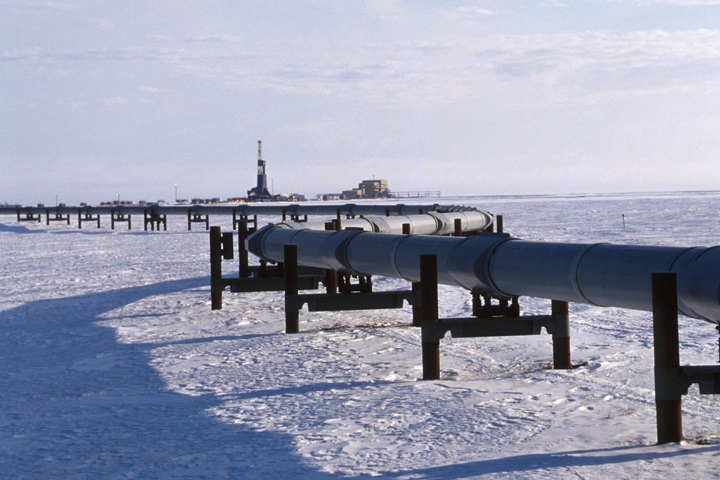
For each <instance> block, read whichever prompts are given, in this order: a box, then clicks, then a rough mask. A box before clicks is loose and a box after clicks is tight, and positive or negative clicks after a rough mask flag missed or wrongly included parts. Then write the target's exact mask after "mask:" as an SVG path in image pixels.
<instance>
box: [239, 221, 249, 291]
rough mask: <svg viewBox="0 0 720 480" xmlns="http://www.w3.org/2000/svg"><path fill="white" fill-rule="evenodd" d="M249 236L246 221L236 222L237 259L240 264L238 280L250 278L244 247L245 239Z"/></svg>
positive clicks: (247, 257)
mask: <svg viewBox="0 0 720 480" xmlns="http://www.w3.org/2000/svg"><path fill="white" fill-rule="evenodd" d="M249 235H250V231H249V229H248V223H247V220H240V221H239V222H238V257H239V262H240V278H248V277H250V259H249V256H248V251H247V248H246V247H245V239H247V237H248V236H249Z"/></svg>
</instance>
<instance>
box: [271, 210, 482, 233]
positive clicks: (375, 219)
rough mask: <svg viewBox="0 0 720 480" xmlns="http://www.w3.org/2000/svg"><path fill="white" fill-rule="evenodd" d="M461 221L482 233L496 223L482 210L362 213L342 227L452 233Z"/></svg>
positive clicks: (301, 225)
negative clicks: (397, 213) (421, 213)
mask: <svg viewBox="0 0 720 480" xmlns="http://www.w3.org/2000/svg"><path fill="white" fill-rule="evenodd" d="M457 220H459V221H460V224H461V230H462V231H463V232H481V231H483V230H485V229H487V228H488V227H490V226H491V225H492V224H493V217H492V215H490V214H489V213H485V212H481V211H479V210H468V211H448V212H445V213H440V212H436V211H432V212H428V213H427V214H424V215H393V216H391V217H386V216H374V215H370V216H363V217H360V218H351V219H347V220H342V227H343V228H352V229H361V230H364V231H366V232H375V233H403V225H407V226H409V228H410V231H409V233H413V234H416V235H450V234H452V233H454V232H455V221H457ZM277 226H278V227H280V228H293V229H309V230H325V222H282V223H279V224H277Z"/></svg>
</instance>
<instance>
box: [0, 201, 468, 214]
mask: <svg viewBox="0 0 720 480" xmlns="http://www.w3.org/2000/svg"><path fill="white" fill-rule="evenodd" d="M475 210H476V209H474V208H472V207H464V206H460V205H440V204H437V203H435V204H427V205H404V204H395V205H382V204H362V203H361V204H354V203H346V204H338V205H328V204H318V205H314V204H297V203H291V204H281V203H259V204H238V205H156V204H148V205H101V206H49V207H48V206H42V207H39V206H38V207H30V206H26V207H24V206H20V205H11V206H0V215H16V214H18V213H21V214H35V215H40V214H45V213H46V212H48V211H49V212H50V213H58V214H63V215H67V214H76V213H78V212H81V213H87V214H94V215H95V214H102V215H110V214H111V213H122V214H131V215H142V214H143V213H145V212H147V213H154V214H157V215H187V213H188V212H190V213H193V214H198V215H232V214H233V213H235V214H236V215H282V214H283V213H284V214H286V215H288V216H292V215H296V216H297V215H335V214H337V212H338V211H339V212H340V213H341V214H342V215H351V216H354V215H415V214H423V213H427V212H431V211H437V212H467V211H475Z"/></svg>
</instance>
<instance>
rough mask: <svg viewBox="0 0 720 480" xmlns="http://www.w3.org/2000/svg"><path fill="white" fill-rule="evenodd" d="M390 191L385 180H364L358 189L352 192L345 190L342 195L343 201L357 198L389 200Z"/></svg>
mask: <svg viewBox="0 0 720 480" xmlns="http://www.w3.org/2000/svg"><path fill="white" fill-rule="evenodd" d="M390 196H391V195H390V189H389V188H388V182H387V180H385V179H379V180H375V179H372V180H363V181H362V182H360V183H359V184H358V187H357V188H353V189H352V190H343V192H342V193H341V194H340V199H341V200H353V199H356V198H388V197H390Z"/></svg>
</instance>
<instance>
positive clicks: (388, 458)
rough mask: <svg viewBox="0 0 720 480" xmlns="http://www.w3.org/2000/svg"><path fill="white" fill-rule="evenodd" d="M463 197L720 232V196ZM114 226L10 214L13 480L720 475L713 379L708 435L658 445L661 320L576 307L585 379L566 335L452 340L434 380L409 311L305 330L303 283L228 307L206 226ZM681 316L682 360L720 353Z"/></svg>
mask: <svg viewBox="0 0 720 480" xmlns="http://www.w3.org/2000/svg"><path fill="white" fill-rule="evenodd" d="M419 201H422V200H419ZM409 202H410V201H408V200H406V201H405V203H409ZM442 203H448V204H451V203H454V204H464V205H470V206H476V207H478V208H480V209H483V210H487V211H490V212H492V213H495V214H502V215H503V216H504V220H505V229H506V231H507V232H509V233H511V234H513V235H514V236H516V237H520V238H524V239H528V240H537V241H567V242H587V243H594V242H611V243H620V244H622V243H626V244H653V245H672V246H710V245H717V244H718V243H719V242H718V239H720V193H718V192H704V193H669V194H643V195H604V196H597V195H596V196H565V197H454V198H444V199H442ZM623 215H624V221H625V226H623ZM268 220H269V219H268ZM103 222H104V223H107V224H108V225H105V224H104V225H103V226H102V227H101V228H100V229H97V228H95V226H94V225H92V224H86V225H85V226H84V227H83V229H82V230H78V229H77V226H76V225H71V226H67V225H65V224H53V225H51V226H46V225H45V224H44V223H42V224H38V223H22V224H18V223H17V222H16V219H15V218H14V217H12V216H3V217H0V254H1V255H2V262H1V263H0V278H1V279H2V282H1V284H0V287H1V289H2V290H1V295H0V365H1V368H2V370H1V373H0V472H2V473H0V477H2V478H8V479H35V478H38V479H39V478H42V479H49V478H53V479H70V478H72V479H100V478H102V479H130V478H138V479H152V478H162V479H176V478H207V479H219V478H238V479H241V478H247V479H277V478H293V479H295V478H302V479H322V478H338V477H362V478H366V477H379V478H389V479H466V478H527V479H535V478H537V479H543V480H545V479H548V478H584V479H599V478H613V479H624V478H632V479H636V478H648V479H650V478H719V477H720V473H718V468H717V467H718V465H720V398H717V397H715V396H710V395H699V393H698V390H697V387H692V388H691V390H690V394H689V395H688V396H686V397H684V399H683V422H684V433H685V436H686V437H687V440H686V441H684V442H681V443H680V444H667V445H661V446H658V445H656V444H655V442H656V425H655V402H654V384H653V383H654V382H653V350H652V345H653V341H652V326H651V314H650V313H648V312H637V311H629V310H620V309H612V308H606V309H601V308H595V307H591V306H587V305H576V304H573V305H571V310H570V314H571V335H572V358H573V362H574V363H575V364H576V365H579V366H578V368H575V369H573V370H569V371H559V370H552V369H551V368H550V367H551V364H552V344H551V337H550V336H549V335H547V334H543V335H539V336H531V337H507V338H483V339H452V338H450V336H448V337H446V338H445V339H443V340H442V342H441V346H440V348H441V369H442V379H441V380H439V381H422V380H421V377H422V369H421V351H420V332H419V329H416V328H413V327H411V326H410V324H411V312H410V307H409V306H405V307H404V308H403V309H400V310H376V311H364V312H337V313H309V312H307V311H306V310H304V311H302V312H301V314H300V321H301V324H300V328H301V333H299V334H296V335H288V334H285V333H284V313H283V312H284V310H283V309H284V303H283V294H282V292H277V293H275V292H265V293H244V294H232V293H229V292H225V294H224V308H223V309H222V310H217V311H211V309H210V285H209V283H210V282H209V255H208V250H209V249H208V244H209V240H208V234H207V232H206V231H205V230H196V231H192V232H188V231H187V230H186V228H187V227H186V221H185V219H183V218H182V217H174V218H171V219H170V220H169V223H170V225H169V228H168V231H162V232H144V231H137V230H132V231H127V230H123V229H124V228H126V227H125V226H124V225H122V224H121V225H120V226H118V228H117V229H116V230H110V228H109V221H107V219H103ZM211 223H212V224H215V225H220V226H222V227H223V230H229V229H230V228H231V220H230V219H229V218H219V217H218V218H212V219H211ZM196 228H197V227H196ZM237 268H238V267H237V260H235V261H234V262H233V261H225V262H224V264H223V269H224V272H225V274H226V275H228V276H231V275H234V274H235V272H237ZM374 283H375V285H376V287H377V289H382V290H391V289H406V288H409V285H408V284H407V283H406V282H403V281H401V280H397V279H388V278H376V279H374ZM470 307H471V298H470V295H469V293H468V292H466V291H464V290H462V289H459V288H453V287H445V286H441V287H440V310H441V312H440V314H441V316H444V317H454V316H468V315H469V314H470ZM521 307H522V311H523V313H527V314H535V313H548V312H549V309H550V302H549V301H548V300H544V299H534V298H521ZM680 328H681V331H680V338H681V362H682V363H684V364H716V363H717V361H718V332H717V331H716V330H715V328H714V325H711V324H709V323H706V322H703V321H701V320H695V319H688V318H682V317H681V319H680Z"/></svg>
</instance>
